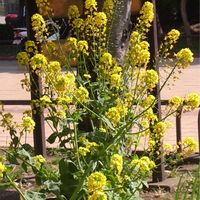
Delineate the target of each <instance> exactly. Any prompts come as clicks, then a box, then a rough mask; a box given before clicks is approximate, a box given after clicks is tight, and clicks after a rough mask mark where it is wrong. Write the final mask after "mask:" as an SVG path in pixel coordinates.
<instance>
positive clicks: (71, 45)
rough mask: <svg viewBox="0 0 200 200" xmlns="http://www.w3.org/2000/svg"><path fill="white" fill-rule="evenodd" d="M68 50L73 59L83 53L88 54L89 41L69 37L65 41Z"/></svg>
mask: <svg viewBox="0 0 200 200" xmlns="http://www.w3.org/2000/svg"><path fill="white" fill-rule="evenodd" d="M65 47H66V48H67V51H68V52H69V53H70V56H71V57H72V59H76V58H77V57H78V56H79V55H80V54H81V53H82V54H86V55H88V48H89V47H88V42H87V41H86V40H79V41H77V39H76V38H74V37H69V38H67V41H66V43H65Z"/></svg>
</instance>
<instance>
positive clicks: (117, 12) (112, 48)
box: [108, 0, 132, 63]
mask: <svg viewBox="0 0 200 200" xmlns="http://www.w3.org/2000/svg"><path fill="white" fill-rule="evenodd" d="M131 3H132V0H116V5H115V8H114V14H113V19H112V24H111V28H110V32H109V35H110V37H109V38H108V51H109V52H110V53H111V54H112V55H113V57H115V58H116V59H117V60H118V61H119V62H120V63H122V62H123V58H124V53H125V51H126V47H127V43H128V39H129V32H130V31H129V25H130V16H131Z"/></svg>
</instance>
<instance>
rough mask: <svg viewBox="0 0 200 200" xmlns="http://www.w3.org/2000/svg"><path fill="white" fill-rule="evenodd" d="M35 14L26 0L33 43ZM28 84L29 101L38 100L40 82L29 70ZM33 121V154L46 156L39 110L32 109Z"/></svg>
mask: <svg viewBox="0 0 200 200" xmlns="http://www.w3.org/2000/svg"><path fill="white" fill-rule="evenodd" d="M36 12H37V6H36V3H35V1H33V0H31V1H30V0H26V22H27V23H26V24H27V30H28V39H29V40H33V41H35V37H34V35H35V33H34V31H33V30H32V26H31V16H32V15H33V14H35V13H36ZM29 73H30V82H31V100H37V99H39V98H40V95H41V92H42V85H41V80H40V78H39V77H38V75H37V74H36V73H34V72H33V71H31V70H30V72H29ZM32 109H33V111H34V112H32V114H33V119H34V121H35V129H34V131H33V139H34V149H35V154H36V155H38V154H41V155H43V156H45V155H46V147H45V130H44V114H43V111H42V110H41V108H38V107H35V106H33V107H32Z"/></svg>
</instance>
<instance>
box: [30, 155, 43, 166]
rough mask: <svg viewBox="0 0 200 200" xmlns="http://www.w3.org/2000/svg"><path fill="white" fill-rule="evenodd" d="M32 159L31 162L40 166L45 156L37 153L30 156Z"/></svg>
mask: <svg viewBox="0 0 200 200" xmlns="http://www.w3.org/2000/svg"><path fill="white" fill-rule="evenodd" d="M32 159H33V164H34V165H35V166H36V167H37V168H40V167H41V166H42V165H43V164H44V163H45V162H46V160H45V158H44V157H43V156H42V155H37V156H34V157H32Z"/></svg>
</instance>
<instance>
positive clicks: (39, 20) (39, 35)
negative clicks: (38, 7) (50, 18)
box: [31, 13, 47, 42]
mask: <svg viewBox="0 0 200 200" xmlns="http://www.w3.org/2000/svg"><path fill="white" fill-rule="evenodd" d="M31 22H32V23H31V24H32V29H33V31H34V32H35V38H36V40H37V41H38V42H43V41H44V40H45V39H46V34H47V28H46V23H45V20H44V18H43V17H42V15H40V14H38V13H36V14H34V15H33V16H32V17H31Z"/></svg>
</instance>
